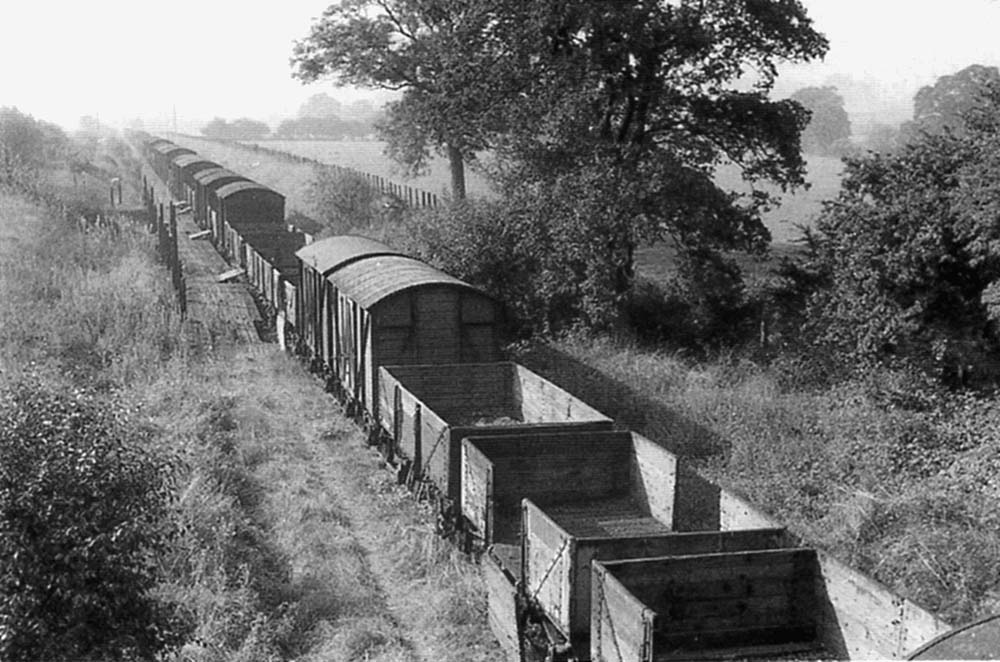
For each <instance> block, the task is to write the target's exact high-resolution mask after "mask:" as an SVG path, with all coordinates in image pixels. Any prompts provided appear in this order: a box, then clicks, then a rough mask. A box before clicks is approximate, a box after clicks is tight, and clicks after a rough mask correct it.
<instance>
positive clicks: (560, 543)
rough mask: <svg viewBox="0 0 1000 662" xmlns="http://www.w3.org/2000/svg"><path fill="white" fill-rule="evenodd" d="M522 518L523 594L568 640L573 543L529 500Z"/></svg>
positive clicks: (524, 504)
mask: <svg viewBox="0 0 1000 662" xmlns="http://www.w3.org/2000/svg"><path fill="white" fill-rule="evenodd" d="M522 518H523V519H522V521H523V524H522V527H521V528H522V530H523V532H524V542H523V550H524V552H523V558H524V567H523V568H522V575H523V584H524V587H525V590H526V591H527V592H528V596H529V597H531V598H532V599H533V600H534V601H536V603H537V604H538V606H539V608H541V610H542V611H543V612H544V613H545V614H546V616H548V618H549V619H550V620H551V621H552V623H553V624H554V625H555V626H556V627H557V628H558V629H559V631H560V632H561V633H562V634H563V636H565V637H566V638H567V639H570V634H571V627H570V597H571V591H570V586H571V584H570V581H571V580H570V576H571V571H572V568H573V557H574V555H575V544H574V540H573V538H572V537H571V536H569V535H567V533H566V532H565V531H563V530H562V529H561V528H560V527H559V525H558V524H556V523H555V522H554V521H552V519H551V518H550V517H549V516H548V515H546V514H545V512H544V511H542V509H541V508H539V507H538V506H537V505H535V504H534V503H532V502H531V501H530V500H529V499H525V500H524V502H523V504H522Z"/></svg>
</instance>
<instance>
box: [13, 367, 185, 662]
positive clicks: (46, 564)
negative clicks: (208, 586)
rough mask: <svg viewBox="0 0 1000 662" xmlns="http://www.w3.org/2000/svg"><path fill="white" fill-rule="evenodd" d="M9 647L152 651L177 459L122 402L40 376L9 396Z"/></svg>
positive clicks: (161, 610) (36, 654)
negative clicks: (160, 453) (152, 447)
mask: <svg viewBox="0 0 1000 662" xmlns="http://www.w3.org/2000/svg"><path fill="white" fill-rule="evenodd" d="M0 402H2V409H0V456H2V457H0V548H2V549H0V581H2V583H3V589H2V590H0V656H2V657H3V658H4V659H6V660H37V659H83V658H91V657H93V658H115V659H118V658H122V659H133V658H135V657H141V658H151V657H153V655H154V654H155V653H157V652H158V651H160V650H162V649H164V648H165V647H166V646H168V645H169V644H171V643H172V642H173V641H174V637H175V636H176V633H175V632H173V631H172V630H171V627H172V625H171V620H170V613H169V611H168V610H166V609H165V607H164V605H162V604H160V603H158V602H157V600H156V599H154V598H153V597H152V596H151V595H150V590H151V589H153V587H154V586H155V584H156V581H157V577H158V571H157V566H156V558H157V556H158V555H159V554H161V553H162V552H163V550H164V549H165V547H166V545H167V543H168V540H169V538H168V534H169V531H168V530H167V527H166V526H165V522H166V520H167V518H168V516H169V512H170V507H171V506H170V504H171V495H172V483H171V479H170V476H171V469H170V465H169V463H168V462H167V461H166V460H165V459H163V458H161V457H157V456H156V455H154V454H152V453H151V452H149V451H147V450H145V449H144V445H145V443H146V441H147V440H146V439H144V436H145V433H143V432H142V431H141V430H140V429H138V428H136V427H135V426H134V425H132V424H131V423H130V422H129V420H128V419H129V416H128V412H127V411H125V410H124V409H123V408H122V406H121V405H118V404H116V403H114V402H106V401H99V400H97V399H95V398H94V397H93V396H90V395H88V394H86V393H83V392H80V391H69V392H60V391H56V390H54V389H52V388H48V387H45V386H42V385H41V384H40V383H37V382H31V381H28V382H24V383H18V384H14V385H13V386H11V387H9V388H8V389H6V390H5V391H4V393H3V394H2V396H0Z"/></svg>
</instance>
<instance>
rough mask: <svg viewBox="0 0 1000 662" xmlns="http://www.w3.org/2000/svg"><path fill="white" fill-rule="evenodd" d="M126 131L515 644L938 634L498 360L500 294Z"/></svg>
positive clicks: (828, 640) (754, 643)
mask: <svg viewBox="0 0 1000 662" xmlns="http://www.w3.org/2000/svg"><path fill="white" fill-rule="evenodd" d="M131 138H132V142H133V144H134V145H135V146H136V147H137V148H138V149H139V150H140V152H141V153H142V156H143V157H144V158H145V159H146V161H147V162H148V163H149V164H150V166H151V167H152V169H153V170H154V172H155V173H156V175H157V176H158V177H159V178H160V179H161V180H162V181H163V182H164V183H165V184H166V185H167V187H168V189H169V191H170V195H171V197H172V200H173V201H177V202H178V203H179V204H180V205H181V209H182V210H183V211H186V212H189V213H191V214H192V215H193V218H194V220H195V222H196V223H197V224H198V226H199V227H200V228H202V230H203V233H207V234H208V236H209V237H210V239H211V241H212V242H213V243H214V245H215V247H216V249H217V250H218V251H219V253H221V254H222V255H223V256H224V257H225V258H226V259H227V260H228V261H229V262H230V263H231V264H232V265H233V266H234V267H238V268H241V269H243V270H244V272H245V274H246V278H247V281H248V282H249V284H250V285H252V286H253V288H254V289H255V290H256V291H257V293H258V294H259V296H260V297H261V299H262V300H263V301H264V302H265V305H266V307H267V308H268V310H269V312H270V313H271V314H272V315H273V316H274V317H275V318H277V319H278V320H279V321H280V323H281V324H283V326H284V328H286V329H287V330H288V334H290V335H289V337H292V338H295V339H296V342H295V346H296V349H297V351H298V352H299V353H300V354H301V355H302V356H303V357H304V358H305V359H306V360H307V361H308V362H309V364H310V366H311V368H312V369H313V370H314V371H316V372H318V373H319V374H321V375H323V376H324V378H325V379H326V382H327V384H328V387H329V388H330V389H331V390H333V391H335V392H336V393H337V395H338V397H340V398H341V399H342V401H343V402H345V404H347V406H348V407H349V411H351V412H352V413H353V414H354V415H355V416H356V417H357V418H358V420H359V421H360V422H361V423H362V424H363V425H364V426H365V427H366V430H367V431H368V432H369V434H370V438H371V439H372V441H373V442H375V443H379V444H380V448H381V450H382V452H383V454H384V455H385V456H386V458H387V459H388V460H389V461H390V462H391V463H392V464H393V465H394V466H396V467H397V470H398V472H399V477H400V480H402V481H406V482H408V483H410V484H411V485H412V486H413V488H414V489H415V490H416V491H418V492H420V493H421V494H427V495H430V497H431V498H434V499H436V500H437V502H438V503H439V504H440V506H441V523H442V528H443V529H444V530H445V531H446V532H448V533H449V534H452V535H455V537H456V538H457V539H460V540H462V541H464V544H465V545H467V546H468V547H470V548H475V549H478V550H481V551H483V552H484V553H483V554H482V564H483V570H484V576H485V581H486V585H487V589H488V595H489V618H490V624H491V627H492V628H493V630H494V632H495V633H496V635H497V638H498V639H499V640H500V642H501V644H503V645H504V647H505V650H506V651H507V653H508V655H509V657H510V659H518V660H525V659H551V660H555V659H574V660H588V659H589V660H595V661H598V660H600V661H606V662H633V661H636V662H639V661H641V662H652V661H654V660H674V659H691V658H693V657H694V658H699V659H710V658H731V657H742V658H749V657H774V656H782V657H791V658H803V659H815V658H816V657H817V656H828V657H838V658H841V657H872V656H877V657H895V658H899V657H902V656H903V655H905V654H906V652H907V651H910V650H913V649H916V648H917V647H918V646H919V645H920V644H922V643H924V642H925V641H927V640H929V639H931V638H932V637H934V636H937V635H940V634H942V633H943V632H946V631H947V630H948V627H949V626H948V625H947V624H945V623H942V622H941V621H939V620H937V619H936V618H934V617H933V615H931V614H929V613H928V612H926V611H924V610H922V609H921V608H920V607H919V606H917V605H915V604H913V603H911V602H909V601H908V600H905V599H903V598H899V597H898V596H894V595H893V594H891V593H890V592H889V591H888V590H887V589H885V588H884V587H882V586H880V585H878V584H877V583H875V582H873V581H872V580H870V579H867V578H865V577H864V576H863V575H860V573H856V572H854V571H852V570H850V569H849V568H847V567H846V566H843V565H842V564H839V563H838V562H837V561H836V560H834V559H832V558H830V557H828V556H827V555H825V554H823V553H822V552H819V551H817V550H814V549H811V548H809V547H808V546H806V545H804V544H803V543H802V541H801V540H799V539H798V538H797V537H796V536H794V535H793V534H791V533H790V532H788V531H787V530H785V529H784V528H783V527H781V526H780V525H778V524H776V523H774V522H773V521H771V520H769V519H768V517H767V516H766V515H764V514H763V513H760V512H759V511H756V510H755V509H754V508H753V507H752V506H750V505H749V504H747V503H746V502H745V501H743V500H741V499H739V498H738V497H736V496H734V495H731V494H729V493H728V492H726V491H725V490H721V489H718V488H714V487H713V486H711V485H708V484H707V483H705V482H704V481H701V482H698V481H697V480H694V481H693V480H692V479H691V478H687V479H682V478H681V476H682V475H683V472H682V471H679V467H678V459H677V458H676V457H675V456H674V455H673V454H671V453H670V452H668V451H667V450H665V449H664V448H663V447H662V446H661V445H660V444H657V443H655V442H653V441H651V440H649V439H646V438H644V437H642V436H641V435H639V434H636V433H634V432H629V431H627V430H621V429H619V428H618V427H617V426H616V425H615V423H614V421H612V420H610V419H609V418H608V417H607V416H604V415H603V414H602V413H601V412H599V411H597V410H596V409H594V408H593V407H591V406H589V405H588V404H587V403H585V402H583V401H581V400H580V399H578V398H576V397H575V396H573V395H572V394H570V393H569V392H567V391H566V390H564V389H562V388H560V387H559V386H557V385H555V384H554V383H552V382H551V381H549V380H547V379H544V378H543V377H541V376H539V375H537V374H535V373H534V372H532V371H530V370H528V369H527V368H525V367H524V366H521V365H519V364H517V363H512V362H508V361H504V360H503V354H502V351H501V347H502V341H503V328H504V309H503V305H502V303H501V302H499V301H497V300H495V299H494V298H493V297H491V296H489V295H487V294H486V293H484V292H483V291H481V290H479V289H477V288H476V287H473V286H472V285H469V284H468V283H465V282H463V281H461V280H459V279H457V278H454V277H452V276H450V275H448V274H446V273H444V272H442V271H440V270H438V269H436V268H434V267H432V266H430V265H428V264H426V263H424V262H422V261H420V260H417V259H414V258H413V257H409V256H407V255H404V254H401V253H400V252H399V251H396V250H393V249H392V248H390V247H389V246H387V245H385V244H383V243H380V242H377V241H374V240H371V239H368V238H365V237H361V236H340V237H330V238H326V239H321V240H319V241H314V242H312V241H309V239H310V238H309V237H308V236H307V235H304V234H303V233H301V232H297V231H295V230H294V228H291V227H289V226H287V225H286V221H285V204H284V197H283V196H282V195H281V194H280V193H278V192H276V191H274V190H272V189H270V188H268V187H266V186H263V185H261V184H259V183H256V182H254V181H252V180H250V179H248V178H246V177H244V176H242V175H239V174H238V173H235V172H232V171H230V170H227V169H226V168H224V167H222V166H220V165H219V164H217V163H213V162H211V161H209V160H206V159H203V158H201V157H199V156H198V155H197V154H196V153H195V152H194V151H193V150H190V149H187V148H184V147H181V146H179V145H176V144H174V143H173V142H171V141H169V140H166V139H163V138H155V137H153V136H151V135H149V134H146V133H142V132H139V133H135V134H132V136H131ZM144 186H145V183H144ZM152 188H153V187H152V186H151V185H150V186H149V187H148V188H147V191H146V192H147V194H148V195H149V196H152ZM692 502H697V503H696V504H695V505H696V507H692V506H691V505H690V504H691V503H692ZM706 509H707V511H708V512H709V513H710V514H709V516H708V518H707V519H706V517H704V516H703V515H699V516H697V517H696V516H693V515H691V514H690V513H692V512H694V511H698V512H701V511H705V510H706Z"/></svg>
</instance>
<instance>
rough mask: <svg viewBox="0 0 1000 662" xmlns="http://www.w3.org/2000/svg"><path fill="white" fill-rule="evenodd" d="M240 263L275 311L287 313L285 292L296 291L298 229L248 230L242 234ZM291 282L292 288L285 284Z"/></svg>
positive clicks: (286, 293)
mask: <svg viewBox="0 0 1000 662" xmlns="http://www.w3.org/2000/svg"><path fill="white" fill-rule="evenodd" d="M241 242H242V243H241V250H240V254H241V256H242V260H241V266H242V267H243V268H244V269H245V270H246V274H247V280H248V281H249V282H250V284H251V285H253V287H254V288H255V289H256V290H257V291H258V292H259V293H260V295H261V297H262V298H263V299H264V300H265V301H266V302H267V304H268V305H269V306H270V307H271V309H272V310H273V311H274V312H275V313H278V312H284V313H285V316H286V317H285V319H293V318H289V317H287V315H288V294H289V292H291V294H292V296H294V293H295V292H296V291H297V288H298V282H299V265H298V260H296V259H295V251H297V250H298V249H300V248H302V246H303V245H305V237H303V236H302V235H301V234H300V233H297V232H288V231H286V230H284V229H283V228H275V229H273V230H272V231H270V232H248V233H245V234H243V235H241ZM289 285H290V286H291V288H292V289H291V290H289V289H288V286H289Z"/></svg>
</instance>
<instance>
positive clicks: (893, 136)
mask: <svg viewBox="0 0 1000 662" xmlns="http://www.w3.org/2000/svg"><path fill="white" fill-rule="evenodd" d="M901 140H902V138H901V134H900V128H899V127H898V126H893V125H890V124H883V123H881V122H877V123H875V124H873V125H872V126H871V128H870V129H869V130H868V139H867V141H866V145H865V146H866V148H867V149H869V150H871V151H873V152H882V153H883V154H889V153H892V152H894V151H895V150H896V148H897V147H899V144H900V142H901Z"/></svg>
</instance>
